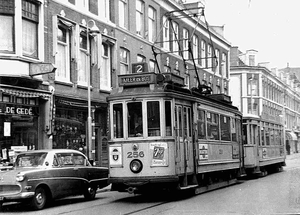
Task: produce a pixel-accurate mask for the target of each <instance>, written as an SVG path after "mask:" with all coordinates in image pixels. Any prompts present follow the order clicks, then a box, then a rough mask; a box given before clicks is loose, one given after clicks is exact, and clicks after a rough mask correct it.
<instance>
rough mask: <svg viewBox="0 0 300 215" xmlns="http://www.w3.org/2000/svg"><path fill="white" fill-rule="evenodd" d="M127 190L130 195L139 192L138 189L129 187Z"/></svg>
mask: <svg viewBox="0 0 300 215" xmlns="http://www.w3.org/2000/svg"><path fill="white" fill-rule="evenodd" d="M126 190H127V192H128V193H129V194H135V191H137V188H136V187H128V188H127V189H126Z"/></svg>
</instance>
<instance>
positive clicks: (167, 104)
mask: <svg viewBox="0 0 300 215" xmlns="http://www.w3.org/2000/svg"><path fill="white" fill-rule="evenodd" d="M171 113H172V112H171V102H170V101H166V102H165V117H166V136H172V129H171V128H172V126H171Z"/></svg>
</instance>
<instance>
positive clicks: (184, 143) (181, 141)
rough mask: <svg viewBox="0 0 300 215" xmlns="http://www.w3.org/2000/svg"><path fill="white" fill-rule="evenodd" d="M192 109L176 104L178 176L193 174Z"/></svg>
mask: <svg viewBox="0 0 300 215" xmlns="http://www.w3.org/2000/svg"><path fill="white" fill-rule="evenodd" d="M191 118H192V114H191V107H190V106H186V105H180V104H176V106H175V135H176V141H175V144H176V147H175V150H176V171H177V173H178V174H187V173H189V172H193V170H194V167H193V165H194V162H193V145H192V144H193V143H192V120H191Z"/></svg>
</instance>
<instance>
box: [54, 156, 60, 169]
mask: <svg viewBox="0 0 300 215" xmlns="http://www.w3.org/2000/svg"><path fill="white" fill-rule="evenodd" d="M53 166H55V167H58V166H59V162H58V159H57V157H56V156H54V159H53Z"/></svg>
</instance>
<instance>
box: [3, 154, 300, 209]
mask: <svg viewBox="0 0 300 215" xmlns="http://www.w3.org/2000/svg"><path fill="white" fill-rule="evenodd" d="M286 162H287V166H286V167H284V171H283V172H280V173H275V174H270V175H268V176H266V177H263V178H258V179H251V180H242V181H240V182H239V183H238V184H236V185H233V186H230V187H226V188H222V189H218V190H215V191H211V192H208V193H204V194H200V195H197V196H191V195H188V194H184V193H181V194H180V195H177V196H175V195H172V196H165V195H161V194H159V193H157V194H152V195H151V196H141V195H131V194H128V193H118V192H111V191H106V192H99V193H98V194H97V196H96V199H95V200H94V201H84V198H83V197H82V196H78V197H73V198H66V199H62V200H57V201H55V202H54V203H53V204H52V205H51V206H50V207H48V208H46V209H44V210H42V211H30V209H29V208H28V207H27V206H26V205H23V204H4V205H3V211H1V214H30V215H31V214H36V215H39V214H41V215H46V214H47V215H48V214H49V215H50V214H51V215H56V214H64V215H73V214H80V215H84V214H85V215H94V214H97V215H101V214H103V215H108V214H111V215H131V214H132V215H154V214H155V215H156V214H159V215H186V214H188V215H196V214H197V215H199V214H200V215H291V214H300V154H294V155H289V156H288V157H287V161H286Z"/></svg>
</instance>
